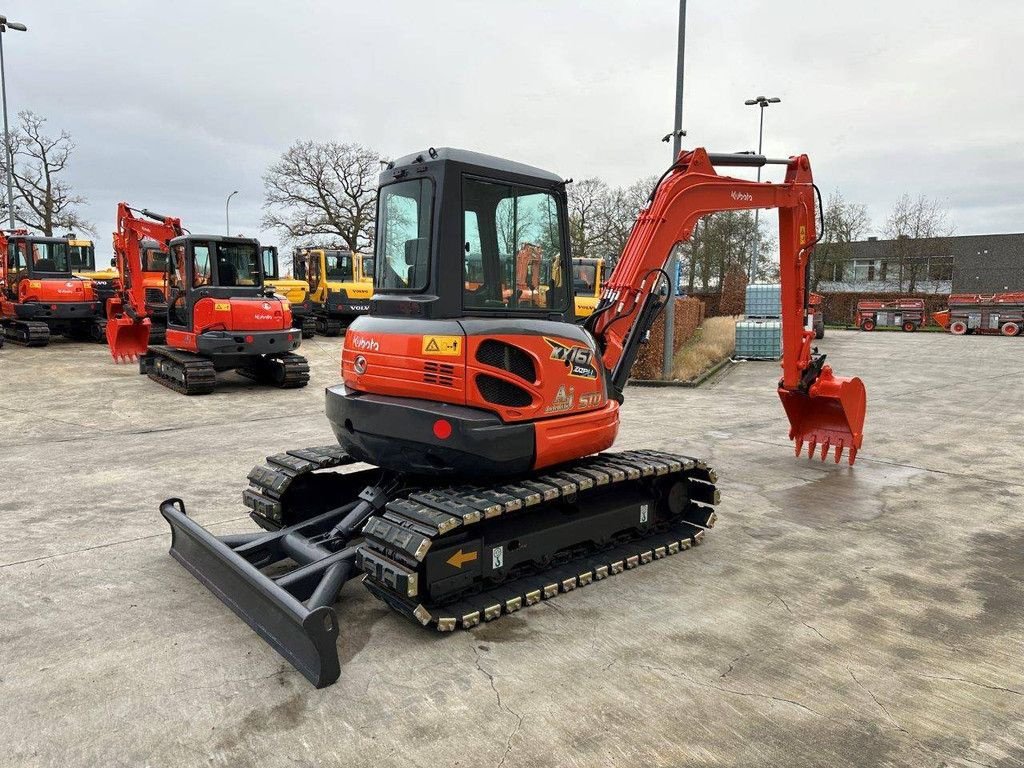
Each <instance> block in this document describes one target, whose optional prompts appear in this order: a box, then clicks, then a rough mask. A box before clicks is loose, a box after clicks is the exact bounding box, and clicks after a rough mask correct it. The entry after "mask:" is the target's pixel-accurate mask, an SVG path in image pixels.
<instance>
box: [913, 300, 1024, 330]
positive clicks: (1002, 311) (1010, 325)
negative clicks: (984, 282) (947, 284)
mask: <svg viewBox="0 0 1024 768" xmlns="http://www.w3.org/2000/svg"><path fill="white" fill-rule="evenodd" d="M932 319H933V320H934V321H935V322H936V323H937V324H938V325H941V326H942V327H943V328H945V329H946V330H948V331H949V332H950V333H952V334H954V335H957V336H963V335H965V334H970V333H987V334H995V333H1000V334H1002V335H1003V336H1018V335H1020V332H1021V330H1022V329H1024V293H996V294H989V295H982V294H977V293H955V294H953V295H952V296H950V297H949V307H948V309H944V310H941V311H939V312H935V313H933V314H932Z"/></svg>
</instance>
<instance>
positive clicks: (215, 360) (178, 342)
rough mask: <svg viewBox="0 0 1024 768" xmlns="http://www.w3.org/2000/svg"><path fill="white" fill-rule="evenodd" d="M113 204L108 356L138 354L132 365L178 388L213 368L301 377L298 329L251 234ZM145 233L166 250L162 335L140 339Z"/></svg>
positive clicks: (144, 323) (209, 385)
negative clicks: (268, 279) (118, 286)
mask: <svg viewBox="0 0 1024 768" xmlns="http://www.w3.org/2000/svg"><path fill="white" fill-rule="evenodd" d="M135 212H136V211H135V209H133V208H130V207H129V206H128V205H127V204H125V203H121V204H120V205H119V206H118V223H117V227H118V231H117V233H115V235H114V242H115V252H116V253H118V260H119V266H120V265H121V264H122V263H123V265H124V266H123V270H124V271H122V274H124V275H125V279H124V281H123V285H122V290H121V292H120V295H119V296H117V297H115V298H114V299H111V300H110V301H109V302H108V304H107V307H108V316H107V343H108V344H109V346H110V353H111V355H113V357H114V359H115V360H116V361H119V362H120V361H123V360H135V359H138V361H139V372H140V373H143V374H148V375H149V377H150V378H151V379H153V380H154V381H157V382H159V383H161V384H163V385H164V386H165V387H168V388H170V389H173V390H175V391H176V392H181V393H183V394H186V395H203V394H207V393H209V392H212V391H213V389H214V388H215V386H216V373H217V371H227V370H235V371H237V372H238V373H240V374H241V375H243V376H246V377H247V378H251V379H254V380H256V381H260V382H263V383H267V384H271V385H273V386H276V387H281V388H295V387H304V386H306V384H307V383H308V382H309V364H308V363H307V362H306V359H305V358H304V357H302V356H300V355H297V354H295V352H294V351H293V350H295V349H297V348H298V347H299V344H300V343H301V339H302V332H301V331H300V330H299V329H297V328H293V327H292V315H291V310H290V309H289V306H288V300H287V299H283V298H281V297H278V296H275V295H274V293H273V291H270V290H268V289H267V288H266V287H264V285H263V269H262V266H261V263H260V262H261V260H260V253H259V247H260V246H259V243H258V242H257V241H255V240H251V239H248V238H242V237H220V236H216V235H192V234H188V235H185V234H182V233H183V232H184V230H183V229H182V226H181V220H180V219H177V218H173V217H169V216H163V215H161V214H158V213H153V212H152V211H147V210H140V211H138V213H141V214H142V215H143V216H145V217H147V219H148V220H147V219H141V218H138V217H136V216H135V215H134V214H135ZM145 238H148V239H150V240H155V241H156V242H157V243H159V244H160V245H161V246H162V247H163V248H164V252H166V253H167V254H168V258H167V272H166V276H165V284H166V286H167V288H166V296H167V330H166V343H165V344H163V345H150V343H149V342H150V329H151V325H152V323H151V318H150V308H149V307H147V305H146V295H145V291H144V288H143V286H144V283H143V280H142V264H143V261H142V258H141V255H140V252H141V244H142V242H143V240H144V239H145Z"/></svg>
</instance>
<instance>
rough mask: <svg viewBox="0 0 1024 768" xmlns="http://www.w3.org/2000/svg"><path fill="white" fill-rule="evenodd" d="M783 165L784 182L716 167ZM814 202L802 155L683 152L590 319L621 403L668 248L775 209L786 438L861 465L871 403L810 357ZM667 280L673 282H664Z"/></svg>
mask: <svg viewBox="0 0 1024 768" xmlns="http://www.w3.org/2000/svg"><path fill="white" fill-rule="evenodd" d="M768 164H778V165H785V166H786V176H785V179H784V181H783V182H782V183H779V184H774V183H767V182H766V183H762V182H755V181H749V180H746V179H737V178H732V177H729V176H722V175H719V174H718V173H717V172H716V170H715V166H716V165H717V166H720V167H730V166H731V167H759V166H763V165H768ZM815 196H816V189H815V187H814V181H813V177H812V175H811V165H810V161H809V160H808V158H807V156H806V155H799V156H796V157H791V158H788V159H786V160H771V159H768V158H765V157H763V156H761V155H746V154H709V153H708V152H706V151H705V150H703V149H695V150H692V151H684V152H680V154H679V157H678V158H677V159H676V162H675V163H673V165H672V166H671V167H670V168H669V170H668V171H666V172H665V174H664V175H663V176H662V178H661V179H660V180H659V182H658V185H657V187H656V188H655V189H654V191H653V192H652V193H651V197H650V199H649V201H648V204H647V207H646V208H644V210H642V211H641V212H640V215H639V216H638V217H637V220H636V223H635V224H634V225H633V230H632V232H631V233H630V236H629V239H628V241H627V242H626V246H625V248H624V249H623V252H622V257H621V258H620V259H619V262H618V264H616V266H615V270H614V271H613V272H612V274H611V275H610V276H609V278H608V281H607V282H606V283H605V287H604V291H603V294H602V298H601V302H600V303H599V304H598V307H597V309H596V310H595V311H594V314H593V315H591V317H590V318H589V319H588V323H587V325H588V327H589V328H590V330H591V331H592V332H593V333H594V336H595V337H596V338H597V340H598V344H599V345H600V347H601V349H602V355H603V359H604V363H605V367H606V368H607V369H608V370H609V371H610V372H611V379H612V382H613V383H614V385H615V387H616V388H617V389H618V390H619V392H620V394H621V391H622V388H623V387H625V384H626V381H627V379H628V377H629V371H630V368H632V365H633V362H634V360H635V359H636V355H637V352H638V351H639V345H640V343H641V342H642V341H643V340H644V339H645V338H646V335H647V332H648V331H649V330H650V327H651V324H652V323H653V321H654V318H655V316H656V315H657V311H658V309H660V305H661V303H662V302H663V301H664V298H663V297H662V296H661V295H660V294H659V293H658V291H657V287H658V285H659V283H660V282H662V281H661V277H662V276H663V275H665V273H664V268H665V265H666V263H667V262H668V259H669V256H670V254H671V252H672V249H673V248H674V247H675V246H676V245H677V244H678V243H680V242H682V241H685V240H687V239H688V238H689V237H690V235H691V234H692V232H693V228H694V226H695V225H696V223H697V221H698V220H699V219H700V218H701V217H702V216H706V215H708V214H710V213H715V212H718V211H730V210H753V209H763V208H776V209H778V211H779V270H780V276H781V282H782V378H781V380H780V382H779V397H780V398H781V399H782V404H783V406H784V408H785V411H786V414H787V416H788V417H789V422H790V430H789V437H790V439H791V440H794V441H795V447H796V453H797V455H799V454H800V451H801V448H802V446H803V445H804V443H807V444H808V446H809V454H813V453H814V451H815V448H816V447H818V446H820V448H821V457H822V459H824V458H825V457H826V455H827V453H828V451H829V450H830V449H834V456H835V460H836V461H837V462H838V461H839V459H840V457H841V455H842V452H843V450H844V449H847V450H848V451H849V453H848V456H849V461H850V463H851V464H852V463H853V462H854V460H855V459H856V455H857V450H858V449H859V448H860V446H861V442H862V440H863V430H864V417H865V412H866V394H865V390H864V385H863V383H862V382H861V380H860V379H858V378H841V377H838V376H835V375H834V374H833V373H832V370H831V368H830V367H829V366H827V365H824V359H825V356H824V355H817V354H815V353H814V352H813V351H812V348H811V343H812V341H813V339H814V332H813V331H808V330H806V329H805V327H804V326H805V318H806V309H807V302H808V298H809V295H808V290H807V273H808V265H809V263H810V259H811V253H812V251H813V248H814V244H815V243H816V242H817V239H818V238H817V236H816V234H815V233H816V222H815ZM666 277H667V276H666Z"/></svg>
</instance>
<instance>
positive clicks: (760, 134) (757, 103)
mask: <svg viewBox="0 0 1024 768" xmlns="http://www.w3.org/2000/svg"><path fill="white" fill-rule="evenodd" d="M781 102H782V99H780V98H779V97H778V96H772V97H771V98H769V97H767V96H758V97H756V98H753V99H747V100H746V101H744V102H743V103H744V104H745V105H746V106H748V107H758V108H759V109H760V110H761V114H760V117H759V119H758V123H757V154H759V155H760V154H763V151H762V148H763V146H764V111H765V110H766V109H767V108H768V105H769V104H779V103H781ZM757 181H758V183H761V166H758V167H757ZM760 252H761V209H760V208H755V209H754V247H753V248H752V249H751V254H750V269H749V270H747V280H748V282H751V283H753V282H757V261H758V256H759V255H760Z"/></svg>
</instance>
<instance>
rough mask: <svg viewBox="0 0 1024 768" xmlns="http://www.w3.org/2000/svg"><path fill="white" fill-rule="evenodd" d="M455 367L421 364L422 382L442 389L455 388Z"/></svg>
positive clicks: (439, 364) (444, 364)
mask: <svg viewBox="0 0 1024 768" xmlns="http://www.w3.org/2000/svg"><path fill="white" fill-rule="evenodd" d="M454 376H455V366H454V365H449V364H448V363H431V362H425V363H423V381H425V382H426V383H427V384H438V385H440V386H442V387H454V386H455V379H454Z"/></svg>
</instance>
